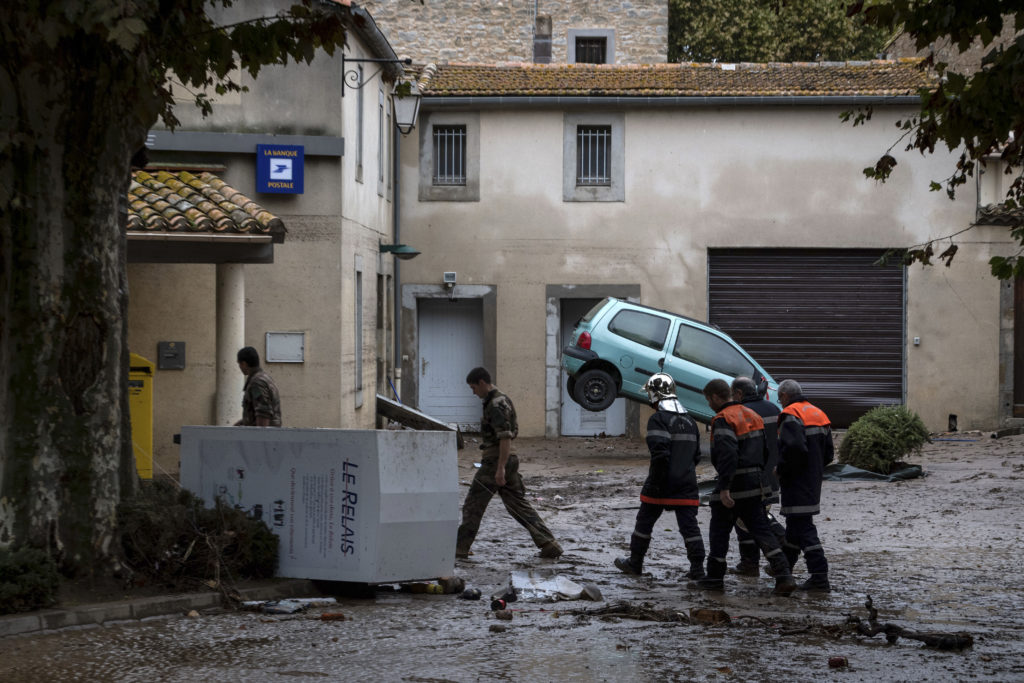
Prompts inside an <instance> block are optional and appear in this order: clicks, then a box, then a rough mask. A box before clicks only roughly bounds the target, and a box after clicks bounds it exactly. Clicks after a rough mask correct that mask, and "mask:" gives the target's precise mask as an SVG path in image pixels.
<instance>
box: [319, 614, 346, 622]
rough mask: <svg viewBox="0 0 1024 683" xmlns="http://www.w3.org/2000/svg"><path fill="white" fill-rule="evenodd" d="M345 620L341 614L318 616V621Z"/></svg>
mask: <svg viewBox="0 0 1024 683" xmlns="http://www.w3.org/2000/svg"><path fill="white" fill-rule="evenodd" d="M347 618H348V617H346V616H345V615H344V613H342V612H324V613H323V614H321V615H320V621H345V620H346V619H347Z"/></svg>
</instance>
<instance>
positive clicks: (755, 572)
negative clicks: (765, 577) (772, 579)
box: [729, 559, 761, 576]
mask: <svg viewBox="0 0 1024 683" xmlns="http://www.w3.org/2000/svg"><path fill="white" fill-rule="evenodd" d="M729 573H730V574H738V575H739V576H760V575H761V569H760V568H759V567H758V566H757V560H754V561H753V562H747V560H746V559H741V560H740V561H739V562H738V563H736V566H735V567H729Z"/></svg>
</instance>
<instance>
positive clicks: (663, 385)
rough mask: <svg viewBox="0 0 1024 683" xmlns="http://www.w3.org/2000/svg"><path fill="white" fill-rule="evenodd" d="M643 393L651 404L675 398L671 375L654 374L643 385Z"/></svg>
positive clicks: (674, 383) (673, 382) (674, 382)
mask: <svg viewBox="0 0 1024 683" xmlns="http://www.w3.org/2000/svg"><path fill="white" fill-rule="evenodd" d="M644 391H646V392H647V396H648V397H649V398H650V399H651V403H657V402H658V401H663V400H665V399H666V398H675V397H676V381H675V380H674V379H672V375H669V374H668V373H665V372H656V373H654V374H653V375H651V378H650V379H648V380H647V382H646V383H645V384H644Z"/></svg>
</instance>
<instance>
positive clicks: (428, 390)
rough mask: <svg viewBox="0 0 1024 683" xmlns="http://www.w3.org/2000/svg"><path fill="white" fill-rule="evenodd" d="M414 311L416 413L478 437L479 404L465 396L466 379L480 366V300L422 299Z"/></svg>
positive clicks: (472, 396) (482, 360)
mask: <svg viewBox="0 0 1024 683" xmlns="http://www.w3.org/2000/svg"><path fill="white" fill-rule="evenodd" d="M417 308H418V310H419V409H420V410H421V411H422V412H424V413H426V414H427V415H430V416H432V417H435V418H437V419H438V420H441V421H442V422H454V423H458V424H459V425H460V426H461V427H462V429H463V430H464V431H477V430H479V428H480V414H481V405H480V399H478V398H477V397H476V396H474V395H473V392H472V391H470V390H469V386H468V385H467V384H466V374H467V373H468V372H469V371H470V370H472V369H473V368H475V367H477V366H478V365H483V363H484V324H483V305H482V303H481V301H480V299H461V300H457V301H449V300H448V299H420V300H419V302H418V305H417ZM488 370H490V371H491V372H492V373H493V372H494V368H488Z"/></svg>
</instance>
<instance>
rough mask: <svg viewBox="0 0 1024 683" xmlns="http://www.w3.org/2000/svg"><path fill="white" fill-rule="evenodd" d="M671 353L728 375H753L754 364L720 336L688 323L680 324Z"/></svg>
mask: <svg viewBox="0 0 1024 683" xmlns="http://www.w3.org/2000/svg"><path fill="white" fill-rule="evenodd" d="M672 355H673V356H675V357H677V358H682V359H683V360H688V361H690V362H691V363H696V364H697V365H703V366H704V367H706V368H709V369H711V370H714V371H716V372H720V373H722V374H723V375H729V376H730V377H739V376H741V375H742V376H744V377H753V376H754V366H753V365H752V364H751V363H750V361H749V360H747V359H746V357H745V356H744V355H743V354H742V353H740V352H739V350H738V349H736V348H735V347H734V346H733V345H732V344H730V343H729V342H727V341H726V340H725V339H722V338H721V337H719V336H717V335H714V334H711V333H710V332H706V331H704V330H701V329H699V328H696V327H690V326H689V325H680V326H679V334H678V335H677V336H676V344H675V348H673V349H672Z"/></svg>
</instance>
